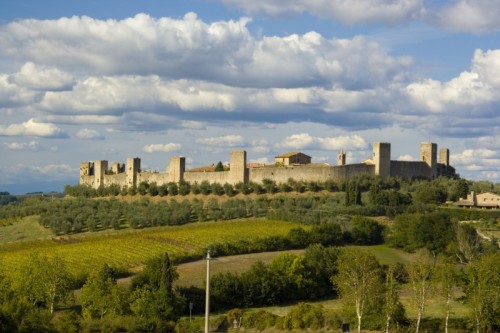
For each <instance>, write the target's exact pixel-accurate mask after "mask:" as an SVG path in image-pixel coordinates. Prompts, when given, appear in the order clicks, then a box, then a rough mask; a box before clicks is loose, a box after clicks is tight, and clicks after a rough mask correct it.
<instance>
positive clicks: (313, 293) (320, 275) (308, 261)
mask: <svg viewBox="0 0 500 333" xmlns="http://www.w3.org/2000/svg"><path fill="white" fill-rule="evenodd" d="M338 255H339V248H337V247H324V246H323V245H321V244H317V243H316V244H313V245H311V246H309V247H307V249H306V251H305V252H304V256H305V266H306V269H307V270H308V271H309V272H310V273H311V276H313V277H314V282H315V284H314V286H313V287H312V288H310V289H309V290H308V291H307V295H308V296H309V297H310V298H311V299H315V298H321V297H324V296H328V295H332V293H333V294H335V293H336V291H335V290H333V288H332V283H331V280H330V279H331V277H332V276H334V275H336V274H337V272H338V270H337V257H338Z"/></svg>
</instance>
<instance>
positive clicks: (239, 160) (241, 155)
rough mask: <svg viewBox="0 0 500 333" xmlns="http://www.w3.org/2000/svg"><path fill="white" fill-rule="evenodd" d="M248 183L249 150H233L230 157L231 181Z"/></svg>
mask: <svg viewBox="0 0 500 333" xmlns="http://www.w3.org/2000/svg"><path fill="white" fill-rule="evenodd" d="M240 182H241V183H248V168H247V152H246V151H244V150H233V151H231V156H230V159H229V183H230V184H232V185H235V184H238V183H240Z"/></svg>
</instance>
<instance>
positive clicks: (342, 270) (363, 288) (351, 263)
mask: <svg viewBox="0 0 500 333" xmlns="http://www.w3.org/2000/svg"><path fill="white" fill-rule="evenodd" d="M337 263H338V274H337V275H336V276H333V277H332V282H333V283H334V284H335V286H337V288H338V290H339V292H340V297H341V298H342V299H343V300H344V301H345V302H346V303H347V304H348V305H350V306H354V309H355V311H356V317H357V319H358V333H359V332H361V327H362V322H363V316H364V315H365V314H366V311H367V309H368V307H369V305H370V304H369V303H370V302H372V301H374V300H376V299H377V298H379V297H380V292H381V289H382V288H381V287H382V283H381V274H380V271H381V270H380V264H379V263H378V261H377V259H376V258H375V256H373V255H372V254H370V253H368V252H366V251H363V250H360V249H356V248H345V249H343V250H342V252H341V253H340V255H339V257H338V261H337Z"/></svg>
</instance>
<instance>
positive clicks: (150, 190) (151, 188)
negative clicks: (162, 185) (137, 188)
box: [148, 183, 158, 197]
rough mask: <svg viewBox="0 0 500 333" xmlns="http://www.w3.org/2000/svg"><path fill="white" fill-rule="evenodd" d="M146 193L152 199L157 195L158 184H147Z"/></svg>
mask: <svg viewBox="0 0 500 333" xmlns="http://www.w3.org/2000/svg"><path fill="white" fill-rule="evenodd" d="M148 193H149V194H150V195H151V196H152V197H155V196H157V195H158V184H156V183H151V184H149V188H148Z"/></svg>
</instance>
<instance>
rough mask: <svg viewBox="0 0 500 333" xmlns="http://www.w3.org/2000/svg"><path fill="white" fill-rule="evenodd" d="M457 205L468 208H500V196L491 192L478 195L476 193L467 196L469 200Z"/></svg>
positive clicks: (461, 200) (456, 203) (466, 199)
mask: <svg viewBox="0 0 500 333" xmlns="http://www.w3.org/2000/svg"><path fill="white" fill-rule="evenodd" d="M455 205H457V206H459V207H466V208H472V207H477V208H489V209H497V208H500V195H498V194H495V193H490V192H485V193H479V194H476V193H475V192H474V191H472V192H470V194H469V195H467V198H465V199H462V198H460V200H458V201H457V202H455Z"/></svg>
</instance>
